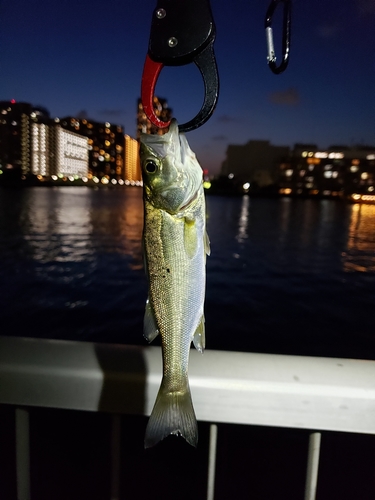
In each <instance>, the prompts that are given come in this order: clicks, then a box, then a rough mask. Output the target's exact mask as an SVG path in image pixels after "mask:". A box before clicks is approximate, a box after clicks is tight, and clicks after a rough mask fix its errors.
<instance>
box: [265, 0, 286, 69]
mask: <svg viewBox="0 0 375 500" xmlns="http://www.w3.org/2000/svg"><path fill="white" fill-rule="evenodd" d="M281 2H283V3H284V19H283V40H282V50H283V59H282V61H281V63H280V65H279V66H277V65H276V53H275V47H274V43H273V32H272V17H273V14H274V12H275V9H276V7H277V6H278V4H279V3H281ZM291 11H292V3H291V1H290V0H271V3H270V5H269V7H268V10H267V13H266V19H265V23H264V24H265V28H266V40H267V50H268V56H267V61H268V66H269V67H270V70H271V71H272V72H273V73H275V74H276V75H277V74H279V73H282V72H283V71H284V70H285V69H286V67H287V66H288V62H289V51H290V27H291Z"/></svg>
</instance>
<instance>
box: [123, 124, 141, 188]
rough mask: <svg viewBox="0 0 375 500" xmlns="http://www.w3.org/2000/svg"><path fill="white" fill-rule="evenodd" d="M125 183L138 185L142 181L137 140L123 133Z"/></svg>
mask: <svg viewBox="0 0 375 500" xmlns="http://www.w3.org/2000/svg"><path fill="white" fill-rule="evenodd" d="M125 183H126V184H131V185H134V184H135V185H140V184H141V183H142V172H141V164H140V159H139V142H138V141H137V140H136V139H133V138H132V137H129V136H128V135H126V134H125Z"/></svg>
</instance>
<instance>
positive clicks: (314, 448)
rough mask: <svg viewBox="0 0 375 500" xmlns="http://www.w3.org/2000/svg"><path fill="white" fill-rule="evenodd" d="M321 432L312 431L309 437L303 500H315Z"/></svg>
mask: <svg viewBox="0 0 375 500" xmlns="http://www.w3.org/2000/svg"><path fill="white" fill-rule="evenodd" d="M320 441H321V433H320V432H313V433H312V434H310V437H309V453H308V459H307V473H306V487H305V500H315V496H316V486H317V483H318V469H319V455H320Z"/></svg>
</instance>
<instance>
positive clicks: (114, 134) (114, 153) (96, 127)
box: [55, 116, 125, 181]
mask: <svg viewBox="0 0 375 500" xmlns="http://www.w3.org/2000/svg"><path fill="white" fill-rule="evenodd" d="M55 121H56V122H57V123H58V124H59V125H60V126H61V127H62V128H63V129H66V130H70V131H72V132H75V133H76V134H80V135H81V136H84V137H87V139H88V149H89V166H88V169H89V177H96V178H98V179H102V178H106V179H108V180H115V181H118V180H120V179H122V180H123V179H124V177H125V171H124V129H123V127H122V126H120V125H114V124H112V123H109V122H104V123H100V122H95V121H93V120H89V119H86V118H74V117H71V116H69V117H65V118H61V119H59V118H56V119H55Z"/></svg>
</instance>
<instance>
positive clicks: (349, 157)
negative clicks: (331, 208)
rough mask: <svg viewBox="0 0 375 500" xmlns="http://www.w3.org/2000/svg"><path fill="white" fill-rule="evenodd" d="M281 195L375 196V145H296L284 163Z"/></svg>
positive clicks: (280, 183)
mask: <svg viewBox="0 0 375 500" xmlns="http://www.w3.org/2000/svg"><path fill="white" fill-rule="evenodd" d="M279 185H280V193H281V194H290V195H319V196H333V197H334V196H347V195H349V194H352V193H358V194H361V195H371V196H372V195H373V194H375V193H374V191H375V146H355V147H348V146H330V147H329V148H327V149H326V150H322V149H319V148H318V147H317V146H316V145H303V144H296V145H295V146H294V149H293V151H292V152H291V155H290V157H289V158H288V160H287V161H283V162H281V163H280V180H279Z"/></svg>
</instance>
